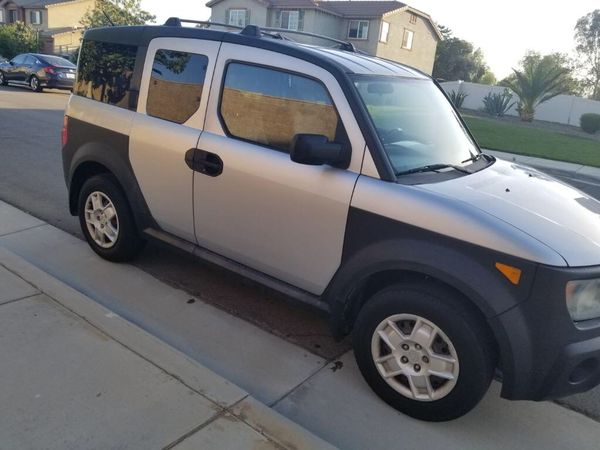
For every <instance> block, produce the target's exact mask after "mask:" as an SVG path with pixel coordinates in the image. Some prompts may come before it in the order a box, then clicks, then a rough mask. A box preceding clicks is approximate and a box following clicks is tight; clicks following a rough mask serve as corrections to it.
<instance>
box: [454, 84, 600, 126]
mask: <svg viewBox="0 0 600 450" xmlns="http://www.w3.org/2000/svg"><path fill="white" fill-rule="evenodd" d="M442 87H443V88H444V90H445V91H446V92H448V93H450V92H452V91H456V92H458V91H462V92H464V93H465V94H467V97H466V98H465V101H464V103H463V105H462V107H463V108H467V109H475V110H477V109H482V108H483V98H484V97H485V96H486V95H487V94H488V93H490V92H492V93H502V92H503V91H504V89H505V88H503V87H499V86H488V85H485V84H477V83H467V82H462V81H448V82H445V83H442ZM514 100H515V101H517V102H518V97H517V96H516V95H515V96H514ZM585 113H596V114H600V102H598V101H595V100H588V99H585V98H581V97H576V96H574V95H559V96H557V97H554V98H553V99H552V100H548V101H547V102H546V103H542V104H541V105H540V106H538V107H537V108H536V111H535V119H536V120H545V121H548V122H556V123H563V124H567V125H573V126H576V127H578V126H579V119H580V117H581V115H582V114H585ZM507 114H508V115H510V116H518V115H519V114H518V113H517V108H516V105H515V106H513V107H512V108H511V109H510V110H509V111H508V113H507Z"/></svg>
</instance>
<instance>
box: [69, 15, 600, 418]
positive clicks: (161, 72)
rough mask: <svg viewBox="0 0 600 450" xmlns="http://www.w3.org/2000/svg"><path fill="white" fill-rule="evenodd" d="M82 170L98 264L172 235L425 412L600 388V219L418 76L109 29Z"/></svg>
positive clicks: (289, 52) (74, 169) (274, 45)
mask: <svg viewBox="0 0 600 450" xmlns="http://www.w3.org/2000/svg"><path fill="white" fill-rule="evenodd" d="M63 158H64V173H65V178H66V182H67V186H68V188H69V204H70V210H71V213H72V214H74V215H78V216H79V219H80V222H81V227H82V229H83V232H84V234H85V236H86V238H87V240H88V242H89V244H90V246H91V247H92V249H93V250H94V251H95V252H96V253H98V254H99V255H100V256H102V257H103V258H106V259H108V260H111V261H124V260H128V259H131V258H133V257H134V256H135V255H136V254H137V253H138V251H139V250H140V249H141V248H142V246H143V244H144V240H145V239H149V238H153V239H160V240H162V241H166V242H168V243H170V244H172V245H175V246H177V247H179V248H181V249H184V250H187V251H189V252H191V253H193V254H195V255H197V256H199V257H201V258H204V259H206V260H208V261H211V262H212V263H215V264H218V265H221V266H224V267H226V268H228V269H230V270H233V271H236V272H239V273H240V274H242V275H243V276H245V277H248V278H251V279H253V280H257V281H259V282H261V283H264V284H265V285H267V286H269V287H271V288H273V289H276V290H279V291H281V292H283V293H285V294H287V295H288V296H290V297H293V298H295V299H297V300H299V301H302V302H305V303H308V304H310V305H312V306H314V307H316V308H318V309H321V310H324V311H326V312H328V313H329V315H330V317H331V324H332V328H333V330H334V332H335V335H336V336H337V337H342V336H344V335H346V334H349V333H352V334H353V344H354V351H355V355H356V360H357V362H358V365H359V367H360V370H361V372H362V374H363V375H364V378H365V380H366V381H367V382H368V383H369V385H370V386H371V388H372V389H373V390H374V391H375V392H376V393H377V394H378V395H379V396H380V397H381V398H382V399H383V400H384V401H386V402H387V403H389V404H390V405H392V406H393V407H395V408H397V409H398V410H400V411H402V412H403V413H406V414H408V415H410V416H413V417H416V418H419V419H424V420H431V421H443V420H450V419H453V418H456V417H459V416H461V415H463V414H465V413H467V412H468V411H470V410H471V409H472V408H473V407H474V406H475V405H476V404H477V403H478V402H479V400H480V399H481V398H482V396H483V395H484V394H485V392H486V391H487V389H488V387H489V385H490V382H491V381H492V378H493V377H494V374H495V373H497V374H498V375H500V374H501V378H502V384H503V386H502V396H503V397H505V398H508V399H529V400H542V399H548V398H554V397H558V396H563V395H568V394H572V393H575V392H581V391H585V390H587V389H590V388H592V387H594V386H595V385H597V384H598V383H599V382H600V265H599V264H600V217H599V214H600V202H598V201H596V200H594V199H593V198H590V197H589V196H587V195H585V194H584V193H582V192H579V191H577V190H575V189H573V188H571V187H569V186H567V185H565V184H562V183H561V182H559V181H556V180H555V179H552V178H550V177H548V176H546V175H544V174H542V173H539V172H537V171H535V170H532V169H529V168H527V167H522V166H519V165H516V164H511V163H508V162H504V161H500V160H496V159H494V158H493V157H491V156H488V155H485V154H482V153H481V151H480V149H479V148H478V146H477V143H476V142H475V140H474V139H473V137H472V136H471V134H470V133H469V131H468V129H467V128H466V126H465V124H464V123H463V121H462V120H461V118H460V116H459V114H458V113H457V112H456V110H455V109H454V108H453V106H452V104H451V103H450V102H449V101H448V99H447V98H446V97H445V95H444V93H443V91H442V90H441V89H440V88H439V86H437V84H436V83H435V81H433V80H432V79H431V78H430V77H428V76H426V75H424V74H423V73H421V72H419V71H417V70H415V69H412V68H410V67H406V66H403V65H401V64H397V63H395V62H391V61H387V60H383V59H379V58H375V57H371V56H367V55H364V54H362V53H359V52H357V51H355V50H354V49H353V47H352V45H350V44H346V43H341V44H339V46H338V45H337V44H336V47H335V48H332V47H319V46H314V45H304V44H300V43H297V42H294V41H291V40H289V39H286V38H282V35H281V34H278V33H277V32H276V31H274V30H264V29H263V30H261V29H259V28H257V27H254V26H249V27H246V28H245V29H243V30H242V31H241V32H237V31H236V32H232V31H219V30H218V29H216V28H214V27H212V26H211V27H210V28H207V27H203V28H199V27H194V28H192V27H184V26H182V25H181V21H180V20H179V19H170V20H169V21H168V22H167V24H166V25H165V26H143V27H122V28H121V27H114V28H105V29H94V30H90V31H88V32H87V33H86V34H85V38H84V40H83V43H82V48H81V54H80V57H79V66H78V75H77V80H76V83H75V87H74V93H73V95H72V97H71V99H70V101H69V105H68V108H67V111H66V116H65V124H64V130H63ZM273 364H277V362H276V361H273ZM496 371H497V372H496Z"/></svg>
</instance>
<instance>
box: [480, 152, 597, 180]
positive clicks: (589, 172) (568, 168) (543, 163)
mask: <svg viewBox="0 0 600 450" xmlns="http://www.w3.org/2000/svg"><path fill="white" fill-rule="evenodd" d="M482 151H483V152H484V153H487V154H490V155H492V156H495V157H496V158H500V159H504V160H506V161H513V162H516V163H519V164H524V165H526V166H531V167H534V168H536V169H540V170H544V169H546V170H558V171H561V172H565V173H567V174H570V175H571V176H573V177H575V176H577V177H586V178H592V179H595V180H600V168H598V167H592V166H584V165H582V164H574V163H569V162H564V161H555V160H553V159H544V158H535V157H533V156H524V155H517V154H515V153H508V152H500V151H497V150H489V149H482Z"/></svg>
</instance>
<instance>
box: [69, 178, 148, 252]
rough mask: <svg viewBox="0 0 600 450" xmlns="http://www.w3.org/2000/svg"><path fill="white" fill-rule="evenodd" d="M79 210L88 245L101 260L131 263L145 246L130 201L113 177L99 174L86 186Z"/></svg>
mask: <svg viewBox="0 0 600 450" xmlns="http://www.w3.org/2000/svg"><path fill="white" fill-rule="evenodd" d="M78 211H79V223H80V225H81V230H82V231H83V234H84V236H85V238H86V240H87V242H88V244H89V245H90V247H92V250H94V251H95V252H96V253H97V254H98V255H100V256H101V257H102V258H104V259H107V260H109V261H113V262H123V261H130V260H132V259H133V258H135V257H136V256H137V255H138V253H139V252H140V251H141V250H142V248H143V247H144V244H145V241H144V240H143V239H141V237H140V236H139V234H138V231H137V227H136V225H135V222H134V219H133V214H132V212H131V208H130V206H129V203H128V202H127V198H126V197H125V194H124V193H123V191H122V190H121V188H120V186H119V184H118V182H117V180H116V179H115V178H114V177H113V176H112V175H109V174H101V175H96V176H93V177H91V178H89V179H88V180H87V181H86V182H85V183H84V184H83V186H82V188H81V191H80V193H79V202H78Z"/></svg>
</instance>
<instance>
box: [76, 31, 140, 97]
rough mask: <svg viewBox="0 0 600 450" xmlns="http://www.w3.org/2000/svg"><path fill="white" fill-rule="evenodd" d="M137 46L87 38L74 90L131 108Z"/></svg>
mask: <svg viewBox="0 0 600 450" xmlns="http://www.w3.org/2000/svg"><path fill="white" fill-rule="evenodd" d="M136 53H137V47H135V46H131V45H122V44H111V43H107V42H96V41H90V40H88V41H84V42H83V44H82V46H81V53H80V55H79V71H78V74H79V75H78V77H77V82H76V83H75V87H74V89H73V92H74V93H75V95H80V96H82V97H87V98H90V99H92V100H97V101H99V102H103V103H108V104H110V105H115V106H119V107H121V108H129V106H130V105H129V95H130V84H131V78H132V77H133V70H134V68H135V57H136Z"/></svg>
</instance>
